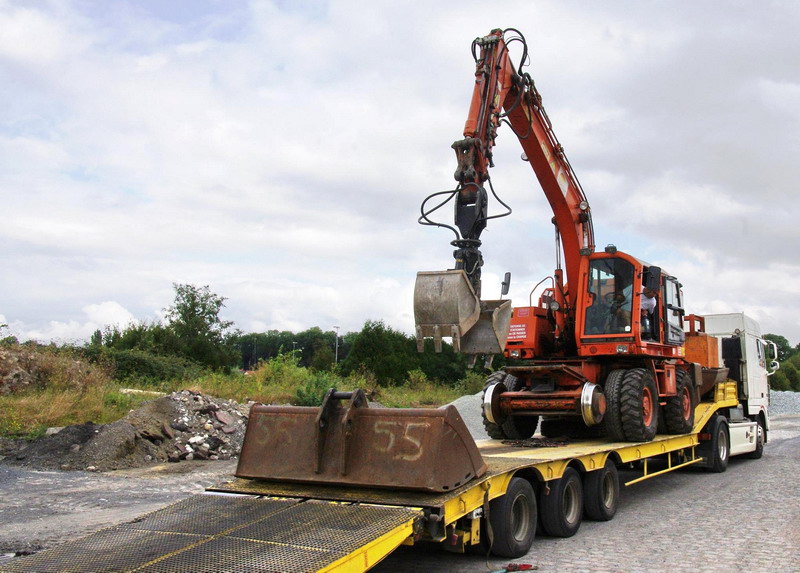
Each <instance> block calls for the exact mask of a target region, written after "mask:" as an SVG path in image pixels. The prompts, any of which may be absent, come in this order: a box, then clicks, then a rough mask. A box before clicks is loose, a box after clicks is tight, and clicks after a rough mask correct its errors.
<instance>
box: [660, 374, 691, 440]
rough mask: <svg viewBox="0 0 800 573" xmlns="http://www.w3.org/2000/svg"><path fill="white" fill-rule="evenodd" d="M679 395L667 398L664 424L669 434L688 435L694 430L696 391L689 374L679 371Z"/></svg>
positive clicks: (677, 384)
mask: <svg viewBox="0 0 800 573" xmlns="http://www.w3.org/2000/svg"><path fill="white" fill-rule="evenodd" d="M676 386H677V395H676V396H672V397H670V398H667V403H666V405H665V406H664V422H665V425H666V430H667V433H668V434H688V433H689V432H691V431H692V429H693V428H694V407H695V406H696V404H695V400H694V390H693V388H692V380H691V378H690V377H689V373H688V372H686V371H685V370H678V373H677V383H676Z"/></svg>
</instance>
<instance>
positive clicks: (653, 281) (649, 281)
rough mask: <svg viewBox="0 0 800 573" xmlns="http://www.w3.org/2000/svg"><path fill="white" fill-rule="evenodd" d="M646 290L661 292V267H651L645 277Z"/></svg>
mask: <svg viewBox="0 0 800 573" xmlns="http://www.w3.org/2000/svg"><path fill="white" fill-rule="evenodd" d="M643 286H644V288H645V289H649V290H654V291H660V290H661V267H650V268H649V269H648V271H647V276H646V277H645V284H644V285H643Z"/></svg>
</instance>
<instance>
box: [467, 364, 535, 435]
mask: <svg viewBox="0 0 800 573" xmlns="http://www.w3.org/2000/svg"><path fill="white" fill-rule="evenodd" d="M499 383H502V384H504V385H505V387H506V388H507V389H508V391H509V392H516V391H517V390H519V389H520V386H521V384H520V382H519V380H517V378H516V377H514V376H512V375H511V374H508V373H507V372H503V371H502V370H498V371H497V372H492V374H490V375H489V377H488V378H487V379H486V384H484V386H483V393H484V395H485V394H486V389H487V388H489V387H490V386H494V385H495V384H499ZM481 412H482V413H481V415H482V417H483V427H484V429H485V430H486V433H487V434H489V437H490V438H492V439H493V440H527V439H528V438H530V437H531V436H532V435H533V434H534V433H535V432H536V427H537V426H538V425H539V416H510V417H508V418H506V419H505V420H504V421H503V422H501V423H500V424H495V423H493V422H490V421H489V420H487V419H486V414H485V413H484V412H483V411H482V410H481Z"/></svg>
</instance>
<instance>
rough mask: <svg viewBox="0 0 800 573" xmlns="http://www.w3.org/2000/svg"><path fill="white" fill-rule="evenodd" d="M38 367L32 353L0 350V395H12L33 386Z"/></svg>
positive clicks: (35, 357) (34, 355)
mask: <svg viewBox="0 0 800 573" xmlns="http://www.w3.org/2000/svg"><path fill="white" fill-rule="evenodd" d="M38 370H39V365H38V362H37V356H36V354H35V353H34V352H22V351H11V350H10V349H7V348H0V394H13V393H15V392H18V391H19V390H20V389H22V388H25V387H27V386H30V385H32V384H34V383H35V382H36V380H37V376H38Z"/></svg>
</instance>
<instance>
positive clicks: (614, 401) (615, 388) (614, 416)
mask: <svg viewBox="0 0 800 573" xmlns="http://www.w3.org/2000/svg"><path fill="white" fill-rule="evenodd" d="M625 372H627V371H626V370H612V371H611V372H610V373H609V374H608V376H607V377H606V381H605V383H604V384H603V392H604V393H605V395H606V414H605V416H603V423H602V424H601V425H602V426H603V428H604V429H605V432H606V434H607V435H608V439H610V440H612V441H614V442H622V441H624V440H625V432H624V431H623V429H622V419H621V417H620V390H621V389H622V379H623V378H624V376H625Z"/></svg>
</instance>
